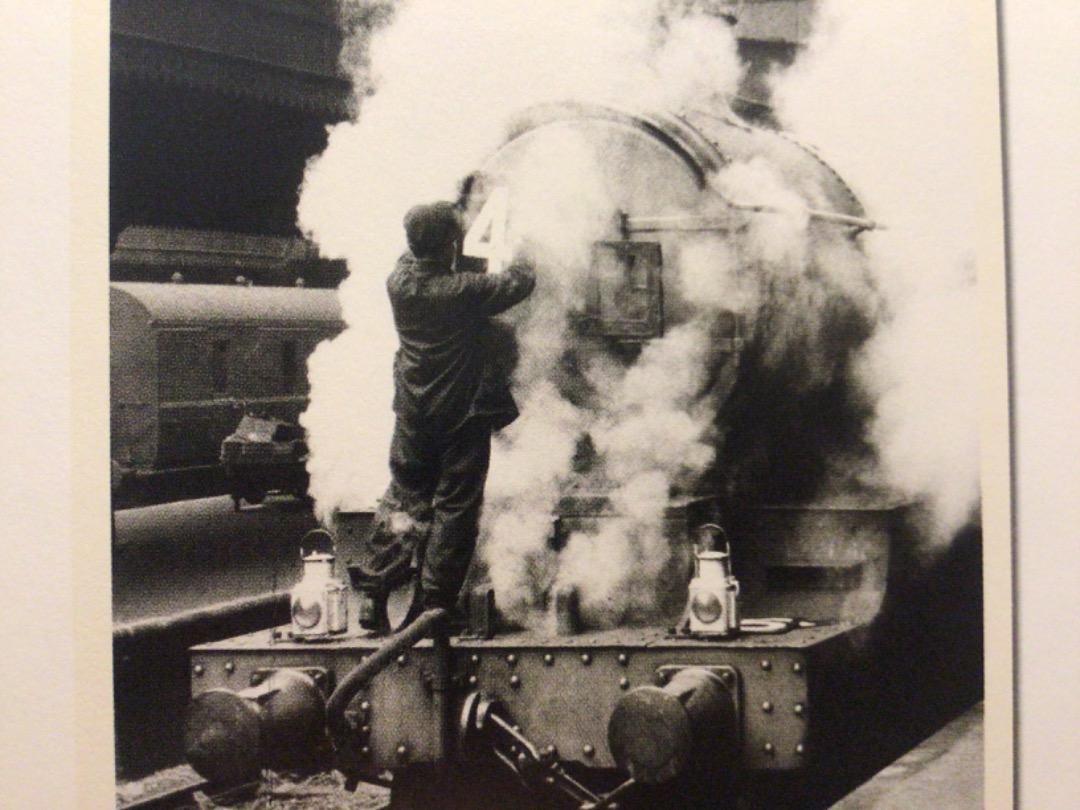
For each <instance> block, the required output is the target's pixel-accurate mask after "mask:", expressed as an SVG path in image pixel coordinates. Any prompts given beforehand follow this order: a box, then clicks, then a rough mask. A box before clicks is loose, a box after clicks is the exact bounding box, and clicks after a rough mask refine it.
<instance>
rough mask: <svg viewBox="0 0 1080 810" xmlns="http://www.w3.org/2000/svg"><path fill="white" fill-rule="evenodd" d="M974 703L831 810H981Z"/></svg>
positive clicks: (979, 707)
mask: <svg viewBox="0 0 1080 810" xmlns="http://www.w3.org/2000/svg"><path fill="white" fill-rule="evenodd" d="M983 750H984V749H983V704H982V703H978V704H976V705H975V706H973V707H972V708H971V709H969V710H968V711H966V712H965V713H964V714H962V715H960V717H958V718H956V719H955V720H953V721H952V722H951V723H949V724H948V725H947V726H945V727H944V728H942V729H941V730H940V731H938V732H937V733H935V734H933V735H932V736H930V737H928V738H927V739H926V740H924V741H923V742H922V743H920V744H919V745H917V746H916V747H915V748H913V749H911V750H910V751H908V752H907V753H906V754H904V755H903V756H902V757H900V758H899V759H898V760H896V761H895V762H893V763H892V764H891V765H889V766H888V767H886V768H884V769H883V770H881V771H880V772H879V773H878V774H877V775H876V776H875V777H874V778H872V779H870V780H869V781H868V782H864V783H863V784H862V785H861V786H860V787H858V788H857V789H856V790H854V791H852V792H851V793H849V794H848V795H847V796H845V797H844V798H843V799H841V800H840V801H839V802H837V803H836V804H834V805H833V806H832V810H981V808H982V807H983V798H984V797H983V763H984V758H983Z"/></svg>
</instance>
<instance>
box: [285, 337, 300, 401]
mask: <svg viewBox="0 0 1080 810" xmlns="http://www.w3.org/2000/svg"><path fill="white" fill-rule="evenodd" d="M298 379H299V375H298V374H297V368H296V341H295V340H287V341H285V342H284V343H282V344H281V393H283V394H295V393H296V383H297V380H298Z"/></svg>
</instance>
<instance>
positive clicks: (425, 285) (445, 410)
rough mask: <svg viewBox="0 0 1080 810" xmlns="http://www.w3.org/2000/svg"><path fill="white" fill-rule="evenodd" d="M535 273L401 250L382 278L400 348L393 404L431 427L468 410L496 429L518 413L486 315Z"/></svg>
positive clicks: (452, 423) (501, 336)
mask: <svg viewBox="0 0 1080 810" xmlns="http://www.w3.org/2000/svg"><path fill="white" fill-rule="evenodd" d="M535 285H536V276H535V275H534V274H533V271H532V268H530V267H528V266H527V265H522V264H515V265H512V266H511V267H509V268H508V269H507V270H506V271H505V272H503V273H500V274H496V275H486V274H482V273H454V272H450V271H449V270H448V269H447V268H446V267H445V266H444V265H442V264H440V263H439V262H436V261H434V260H431V259H417V258H415V257H414V256H413V255H412V254H411V253H406V254H405V255H404V256H402V257H401V258H400V259H398V262H397V265H396V266H395V267H394V271H393V272H392V273H391V274H390V277H389V278H388V279H387V281H386V289H387V292H388V293H389V295H390V306H391V308H392V309H393V312H394V326H395V327H396V328H397V333H398V340H399V343H400V345H399V348H398V351H397V355H396V356H395V357H394V412H395V413H396V414H397V415H398V416H399V417H402V418H405V419H408V420H409V421H411V422H413V424H415V425H416V426H417V427H419V428H421V429H424V430H425V431H431V432H447V431H451V430H454V429H455V428H457V427H459V426H460V425H461V424H462V423H464V422H465V420H466V419H469V418H470V417H474V416H483V417H488V418H490V419H491V420H492V426H493V427H494V428H495V429H496V430H497V429H499V428H502V427H505V426H506V425H508V424H510V422H512V421H513V420H514V418H515V417H516V416H517V407H516V405H515V404H514V399H513V397H512V396H511V395H510V379H509V372H510V371H511V370H512V368H510V369H508V368H507V363H506V362H505V359H503V360H502V361H501V362H500V359H499V354H500V353H501V352H505V349H506V346H505V341H506V340H508V339H512V334H508V330H507V329H506V328H505V325H504V324H498V323H496V322H494V321H491V320H490V319H491V316H493V315H498V314H499V313H500V312H504V311H505V310H507V309H509V308H510V307H512V306H514V304H517V303H518V302H520V301H523V300H524V299H525V298H527V297H528V296H529V294H530V293H531V292H532V291H533V287H534V286H535Z"/></svg>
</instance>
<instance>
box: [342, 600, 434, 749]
mask: <svg viewBox="0 0 1080 810" xmlns="http://www.w3.org/2000/svg"><path fill="white" fill-rule="evenodd" d="M448 616H449V613H447V611H446V610H445V609H443V608H433V609H431V610H426V611H424V612H423V613H421V614H420V616H419V617H418V618H417V619H416V621H415V622H413V623H412V624H410V625H409V626H408V627H406V628H405V629H404V630H402V631H401V632H400V633H397V634H396V635H393V636H390V638H388V639H387V640H386V643H385V644H383V645H382V646H381V647H380V648H379V649H377V650H376V651H375V652H374V653H372V654H371V656H370V657H368V658H367V659H365V660H364V661H361V662H360V663H359V664H357V665H356V666H355V667H354V668H353V669H352V670H351V671H350V672H349V673H348V674H347V675H346V676H345V677H344V678H342V679H341V683H339V684H338V687H337V689H335V690H334V693H333V694H332V695H330V699H329V700H328V701H327V702H326V720H327V723H328V724H329V725H330V728H331V730H340V729H343V728H344V727H345V709H346V707H347V706H348V705H349V703H351V702H352V699H353V698H354V697H356V693H357V692H359V691H360V690H361V689H362V688H363V687H364V686H365V685H366V684H367V683H368V681H370V680H371V679H372V678H374V677H375V676H376V675H378V674H379V673H380V672H382V671H383V670H384V669H386V668H387V667H388V666H389V665H390V664H391V663H392V662H393V661H394V659H395V658H397V657H398V655H400V654H401V653H402V652H404V651H405V650H407V649H409V648H410V647H412V646H413V645H414V644H416V642H418V641H420V639H422V638H424V637H425V636H427V635H428V634H432V635H433V636H434V637H435V658H436V661H435V671H436V681H438V673H439V672H440V671H441V672H443V673H445V675H444V678H445V681H446V682H447V686H446V687H444V688H443V690H442V691H443V695H444V698H443V699H442V700H440V699H439V697H438V694H439V693H436V699H435V708H436V722H439V719H440V718H439V711H441V712H442V714H443V715H445V718H442V722H444V723H445V724H446V726H447V727H449V725H450V712H449V701H447V700H445V691H446V689H447V688H448V684H449V661H448V660H447V659H448V658H449V646H450V645H449V638H448V632H449V631H448V628H447V622H446V619H447V618H448ZM440 637H441V638H440ZM440 657H444V660H443V661H442V662H440V661H439V658H440ZM440 728H441V727H440ZM439 739H446V738H445V737H440V738H439Z"/></svg>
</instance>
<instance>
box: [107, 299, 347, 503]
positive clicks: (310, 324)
mask: <svg viewBox="0 0 1080 810" xmlns="http://www.w3.org/2000/svg"><path fill="white" fill-rule="evenodd" d="M109 286H110V289H109V320H110V345H111V367H110V389H111V394H110V409H111V424H110V427H111V458H112V467H113V489H114V493H113V494H114V503H115V504H116V505H120V506H125V505H131V504H138V503H154V502H163V501H169V500H181V499H185V498H193V497H202V496H207V495H212V494H220V493H222V492H224V491H225V488H226V482H225V476H224V474H223V468H222V465H221V464H220V462H219V457H220V453H221V447H222V442H223V441H224V440H225V439H226V438H227V437H228V436H230V435H231V434H232V433H233V432H234V431H235V430H236V428H237V424H238V423H239V422H240V420H241V418H242V417H244V416H245V415H246V414H253V415H256V416H259V417H263V418H273V419H278V420H282V421H284V422H291V423H295V422H296V420H297V417H298V416H299V414H300V413H301V412H302V411H303V410H304V408H305V406H306V403H307V397H308V382H307V370H306V363H307V358H308V356H309V355H310V354H311V352H312V351H313V350H314V349H315V346H317V345H318V344H319V343H320V342H321V341H323V340H325V339H327V338H330V337H333V336H334V335H336V334H338V332H340V331H341V330H342V328H343V327H344V323H343V321H342V318H341V311H340V307H339V305H338V300H337V293H336V292H335V291H334V290H325V289H304V288H288V287H248V286H240V285H236V286H230V285H216V284H158V283H150V282H130V283H119V282H118V283H112V284H110V285H109Z"/></svg>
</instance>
